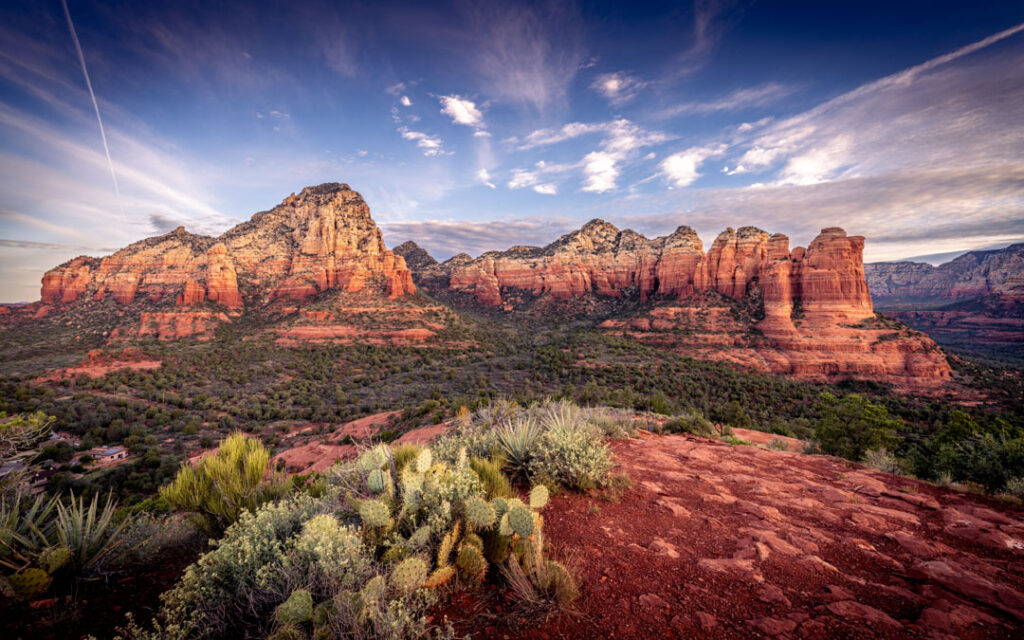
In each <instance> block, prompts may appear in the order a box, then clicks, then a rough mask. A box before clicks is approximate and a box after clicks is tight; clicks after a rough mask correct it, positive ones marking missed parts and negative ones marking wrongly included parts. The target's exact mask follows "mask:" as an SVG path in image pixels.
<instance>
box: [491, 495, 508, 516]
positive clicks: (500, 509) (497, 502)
mask: <svg viewBox="0 0 1024 640" xmlns="http://www.w3.org/2000/svg"><path fill="white" fill-rule="evenodd" d="M491 508H492V509H494V516H495V517H496V518H497V519H498V520H501V516H503V515H505V512H506V511H508V501H507V500H505V498H501V497H498V498H495V499H494V500H491Z"/></svg>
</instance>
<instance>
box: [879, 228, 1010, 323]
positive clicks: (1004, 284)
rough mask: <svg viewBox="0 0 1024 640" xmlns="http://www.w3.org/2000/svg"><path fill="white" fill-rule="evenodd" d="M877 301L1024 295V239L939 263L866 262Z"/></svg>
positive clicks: (905, 302) (907, 302) (906, 302)
mask: <svg viewBox="0 0 1024 640" xmlns="http://www.w3.org/2000/svg"><path fill="white" fill-rule="evenodd" d="M864 273H865V276H866V277H867V282H868V288H869V289H870V290H871V297H872V299H873V300H874V302H875V304H877V305H879V306H882V307H888V306H901V305H937V304H943V303H948V302H952V301H955V300H963V299H967V298H974V297H978V296H983V295H988V294H1000V295H1012V296H1024V243H1021V244H1013V245H1010V246H1009V247H1006V248H1005V249H993V250H988V251H970V252H968V253H965V254H963V255H961V256H959V257H958V258H956V259H954V260H951V261H949V262H946V263H944V264H941V265H939V266H937V267H935V266H932V265H930V264H926V263H923V262H875V263H869V264H866V265H864Z"/></svg>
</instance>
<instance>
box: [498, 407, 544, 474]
mask: <svg viewBox="0 0 1024 640" xmlns="http://www.w3.org/2000/svg"><path fill="white" fill-rule="evenodd" d="M543 432H544V430H543V429H542V428H541V426H540V425H539V424H537V421H536V420H534V419H533V418H516V419H515V420H509V421H508V422H506V423H505V424H504V425H502V426H501V428H499V429H498V432H497V437H498V445H499V446H500V447H501V450H502V453H503V454H504V455H505V458H506V459H507V460H508V466H509V467H510V468H511V469H512V475H514V476H523V477H525V476H526V475H527V473H528V470H529V464H530V460H531V459H532V458H533V452H534V449H535V448H536V444H537V440H538V439H539V438H540V436H541V434H542V433H543Z"/></svg>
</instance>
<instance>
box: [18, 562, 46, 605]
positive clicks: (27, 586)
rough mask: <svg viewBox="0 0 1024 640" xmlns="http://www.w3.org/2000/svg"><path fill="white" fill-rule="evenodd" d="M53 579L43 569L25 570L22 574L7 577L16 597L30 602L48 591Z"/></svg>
mask: <svg viewBox="0 0 1024 640" xmlns="http://www.w3.org/2000/svg"><path fill="white" fill-rule="evenodd" d="M52 580H53V578H51V577H50V575H49V574H48V573H46V572H45V571H43V570H42V569H36V568H32V569H25V570H24V571H22V572H21V573H15V574H14V575H12V576H8V577H7V581H8V582H9V583H10V585H11V588H12V589H14V595H15V596H16V597H17V598H19V599H20V600H28V599H29V598H32V597H34V596H36V595H39V594H40V593H42V592H44V591H46V589H47V588H49V586H50V582H51V581H52Z"/></svg>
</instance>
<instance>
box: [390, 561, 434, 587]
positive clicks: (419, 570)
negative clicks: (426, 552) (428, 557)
mask: <svg viewBox="0 0 1024 640" xmlns="http://www.w3.org/2000/svg"><path fill="white" fill-rule="evenodd" d="M427 570H428V567H427V563H426V562H424V561H423V558H407V559H405V560H403V561H402V562H401V563H399V564H398V566H396V567H395V568H394V569H393V570H392V571H391V584H392V585H394V587H395V588H396V589H397V590H398V591H400V592H401V593H404V594H411V593H412V592H413V591H415V590H416V589H419V588H420V587H421V586H423V583H424V582H425V581H426V579H427Z"/></svg>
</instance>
